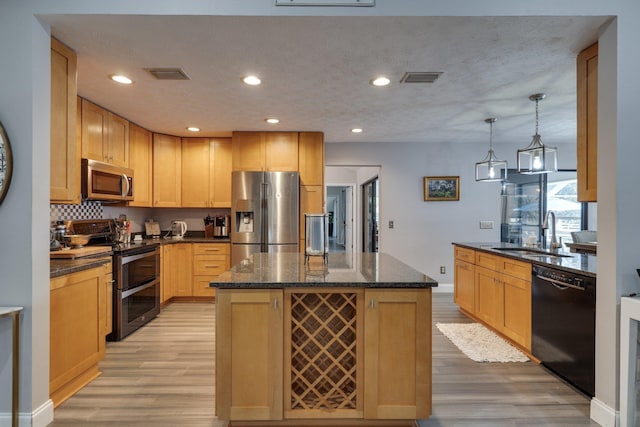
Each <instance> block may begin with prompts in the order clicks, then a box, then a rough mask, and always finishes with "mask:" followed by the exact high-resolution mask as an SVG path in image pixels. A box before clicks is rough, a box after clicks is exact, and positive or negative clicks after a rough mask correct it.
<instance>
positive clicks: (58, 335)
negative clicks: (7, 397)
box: [49, 267, 105, 406]
mask: <svg viewBox="0 0 640 427" xmlns="http://www.w3.org/2000/svg"><path fill="white" fill-rule="evenodd" d="M50 286H51V293H50V301H49V303H50V312H49V316H50V322H49V325H50V340H49V343H50V359H49V360H50V365H49V394H50V396H51V399H52V400H53V402H54V405H56V406H57V405H59V404H60V402H61V401H63V400H65V399H66V398H67V397H69V395H70V394H72V393H73V392H74V391H75V390H77V388H76V389H74V390H73V391H72V390H71V389H70V388H69V387H70V384H74V382H76V381H78V379H79V378H81V377H82V376H85V381H87V382H88V381H90V379H92V378H89V377H86V375H88V374H90V369H91V367H92V366H93V365H95V368H93V369H95V372H96V373H97V363H98V361H100V359H101V358H102V357H103V356H104V348H105V339H104V322H105V313H104V310H105V300H104V296H105V290H104V286H105V281H104V269H103V268H102V267H96V268H92V269H89V270H84V271H81V272H78V273H72V274H68V275H65V276H60V277H56V278H54V279H52V280H51V285H50ZM94 375H95V374H94ZM76 386H77V384H76Z"/></svg>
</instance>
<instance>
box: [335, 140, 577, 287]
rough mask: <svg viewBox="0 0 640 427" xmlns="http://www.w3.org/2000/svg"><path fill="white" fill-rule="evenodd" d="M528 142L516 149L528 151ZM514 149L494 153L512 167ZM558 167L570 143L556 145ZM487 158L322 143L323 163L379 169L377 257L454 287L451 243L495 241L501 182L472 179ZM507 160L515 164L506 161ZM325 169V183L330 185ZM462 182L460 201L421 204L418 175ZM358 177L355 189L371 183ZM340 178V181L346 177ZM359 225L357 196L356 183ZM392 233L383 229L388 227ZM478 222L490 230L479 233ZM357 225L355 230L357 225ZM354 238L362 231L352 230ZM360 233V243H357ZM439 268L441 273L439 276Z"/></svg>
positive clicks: (428, 147) (567, 163)
mask: <svg viewBox="0 0 640 427" xmlns="http://www.w3.org/2000/svg"><path fill="white" fill-rule="evenodd" d="M527 144H528V141H524V142H523V143H522V144H520V145H521V146H522V147H524V146H526V145H527ZM522 147H520V146H517V145H513V146H504V145H496V146H495V147H494V148H495V150H496V153H499V154H500V155H502V156H503V157H504V158H507V159H508V160H509V161H510V164H513V167H515V153H516V150H517V149H518V148H522ZM558 151H559V162H560V167H561V168H575V159H576V155H575V144H563V145H560V146H559V147H558ZM485 155H486V144H482V143H480V142H479V143H478V144H419V143H416V144H396V143H393V144H380V143H376V144H372V143H340V144H332V143H328V144H327V145H326V148H325V162H326V164H327V165H331V166H337V165H349V166H350V167H353V166H354V165H358V164H360V165H371V164H380V179H379V184H380V248H379V250H380V252H386V253H389V254H390V255H393V256H395V257H397V258H398V259H400V260H401V261H403V262H405V263H406V264H409V265H410V266H412V267H413V268H415V269H417V270H420V271H421V272H423V273H425V274H427V275H429V276H431V277H433V278H434V279H436V280H437V281H438V282H441V283H449V284H450V283H453V248H452V246H451V243H452V242H456V241H457V242H497V241H500V183H497V182H491V183H478V182H476V181H475V169H474V168H475V162H477V161H480V160H482V159H483V158H484V156H485ZM511 158H513V161H511ZM335 169H339V168H335V167H332V168H330V169H329V168H328V171H329V172H328V173H327V182H333V181H334V180H335V179H337V178H335V179H334V177H333V176H332V174H331V172H332V171H333V170H335ZM440 175H447V176H449V175H454V176H459V177H460V201H456V202H425V201H424V198H423V177H424V176H440ZM371 176H372V175H371V173H367V176H366V177H364V176H363V177H362V178H360V179H359V178H358V177H356V178H355V179H356V181H351V182H355V183H357V184H361V183H362V182H364V181H366V180H367V179H369V178H370V177H371ZM344 178H346V176H344ZM357 203H358V205H359V208H358V214H357V216H358V220H359V219H360V218H361V212H362V210H361V203H362V201H361V194H360V188H359V185H358V199H357ZM390 220H393V221H394V228H393V229H389V227H388V224H389V221H390ZM480 221H493V222H494V228H493V229H490V230H487V229H482V230H481V229H480ZM358 227H360V225H358ZM357 230H358V233H360V228H358V229H357ZM360 239H361V238H360V236H359V234H358V240H360ZM440 266H445V269H446V274H440Z"/></svg>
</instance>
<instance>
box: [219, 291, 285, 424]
mask: <svg viewBox="0 0 640 427" xmlns="http://www.w3.org/2000/svg"><path fill="white" fill-rule="evenodd" d="M282 296H283V291H282V290H242V291H234V290H228V289H220V290H218V292H217V295H216V415H217V416H218V418H219V419H224V420H281V419H282V406H283V405H282V398H283V393H282V383H283V363H282V357H283V356H282V354H283V352H282V349H283V318H282V313H283V312H282V306H283V304H282Z"/></svg>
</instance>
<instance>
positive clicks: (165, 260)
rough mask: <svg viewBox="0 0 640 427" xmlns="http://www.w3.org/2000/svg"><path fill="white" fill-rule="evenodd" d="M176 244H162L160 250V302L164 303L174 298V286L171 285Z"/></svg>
mask: <svg viewBox="0 0 640 427" xmlns="http://www.w3.org/2000/svg"><path fill="white" fill-rule="evenodd" d="M174 247H175V245H162V250H161V251H160V303H162V304H164V303H165V302H167V301H169V300H170V299H171V298H173V288H172V286H171V277H170V276H171V275H170V274H169V273H170V271H171V269H172V266H171V260H172V259H173V248H174Z"/></svg>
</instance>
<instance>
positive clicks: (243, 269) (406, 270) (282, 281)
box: [209, 253, 438, 289]
mask: <svg viewBox="0 0 640 427" xmlns="http://www.w3.org/2000/svg"><path fill="white" fill-rule="evenodd" d="M318 261H320V262H318ZM209 286H211V287H215V288H233V289H278V288H289V287H364V288H431V287H435V286H438V282H436V281H435V280H433V279H432V278H430V277H429V276H427V275H425V274H422V273H420V272H419V271H417V270H414V269H413V268H411V267H409V266H408V265H406V264H404V263H402V262H400V261H399V260H397V259H396V258H394V257H392V256H391V255H387V254H383V253H381V254H376V253H362V254H356V261H355V265H349V259H348V258H347V256H346V255H345V254H339V253H330V254H329V262H328V266H326V267H325V266H324V265H323V264H322V262H321V258H318V257H311V261H310V263H308V264H305V262H304V254H301V253H257V254H254V255H252V257H251V258H248V259H246V260H244V261H242V262H240V263H238V264H237V265H235V266H234V267H232V268H231V270H228V271H226V272H225V273H223V274H221V275H220V276H218V277H217V278H216V280H215V281H212V282H211V283H210V284H209Z"/></svg>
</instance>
